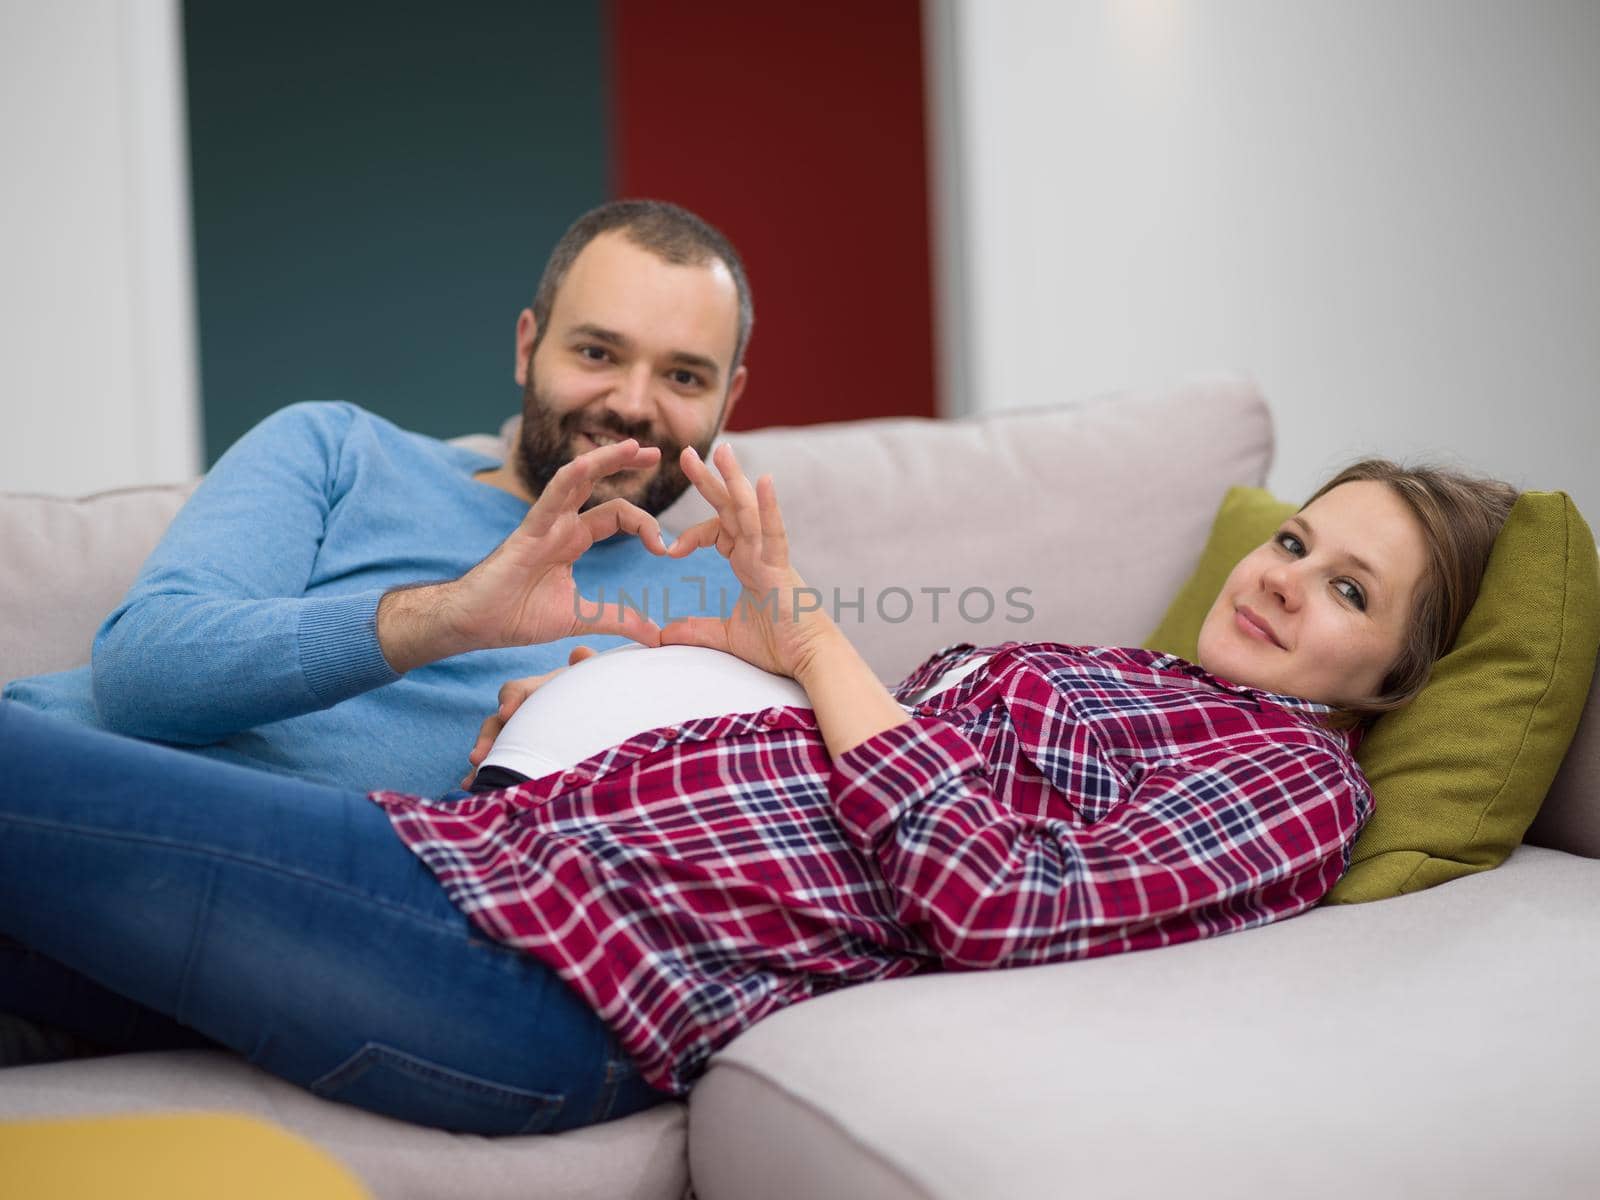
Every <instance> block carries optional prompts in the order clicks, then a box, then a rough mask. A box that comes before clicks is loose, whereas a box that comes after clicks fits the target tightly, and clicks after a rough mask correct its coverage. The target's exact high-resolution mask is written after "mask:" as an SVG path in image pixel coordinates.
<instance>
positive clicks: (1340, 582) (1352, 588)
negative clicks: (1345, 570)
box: [1333, 579, 1367, 612]
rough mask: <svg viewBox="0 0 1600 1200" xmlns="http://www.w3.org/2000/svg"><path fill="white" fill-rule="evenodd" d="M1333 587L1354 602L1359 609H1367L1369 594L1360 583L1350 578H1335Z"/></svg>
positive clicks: (1363, 610)
mask: <svg viewBox="0 0 1600 1200" xmlns="http://www.w3.org/2000/svg"><path fill="white" fill-rule="evenodd" d="M1333 587H1334V590H1335V591H1336V592H1338V593H1339V594H1340V595H1341V596H1343V597H1344V598H1345V599H1346V600H1347V601H1349V602H1350V603H1351V604H1353V605H1354V606H1355V607H1356V608H1357V609H1358V610H1360V611H1361V612H1366V611H1367V596H1366V593H1365V592H1363V591H1362V590H1361V587H1360V585H1358V584H1355V583H1352V582H1351V581H1350V580H1348V579H1335V580H1334V581H1333Z"/></svg>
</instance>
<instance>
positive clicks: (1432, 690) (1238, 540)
mask: <svg viewBox="0 0 1600 1200" xmlns="http://www.w3.org/2000/svg"><path fill="white" fill-rule="evenodd" d="M1293 511H1294V505H1291V504H1284V503H1282V502H1281V501H1278V500H1275V499H1273V497H1272V496H1271V495H1270V494H1269V493H1267V492H1265V491H1262V490H1261V489H1260V488H1234V489H1233V490H1231V491H1230V492H1229V493H1228V495H1227V496H1226V497H1225V498H1224V499H1223V502H1222V508H1221V509H1220V510H1219V511H1218V513H1217V519H1216V521H1215V522H1214V523H1213V525H1212V528H1211V537H1210V539H1209V540H1208V542H1207V543H1206V548H1205V551H1204V552H1203V553H1202V554H1201V556H1200V565H1199V566H1198V567H1197V568H1196V570H1195V573H1194V574H1193V575H1192V576H1191V577H1190V579H1189V581H1188V583H1186V584H1184V586H1183V590H1182V591H1180V592H1179V593H1178V597H1177V599H1175V600H1174V601H1173V602H1172V606H1171V607H1170V608H1169V609H1168V610H1167V614H1166V616H1165V617H1164V618H1163V619H1162V622H1161V625H1160V626H1159V627H1158V628H1157V629H1156V631H1155V633H1153V634H1151V636H1150V639H1149V641H1147V642H1146V643H1145V644H1146V645H1147V646H1148V647H1150V648H1151V649H1157V650H1164V651H1166V652H1168V653H1170V654H1179V655H1182V656H1183V657H1185V658H1190V659H1192V658H1193V657H1194V655H1195V653H1196V651H1195V645H1196V642H1197V641H1198V640H1199V637H1200V626H1201V625H1202V624H1203V623H1204V621H1205V616H1206V613H1207V612H1208V611H1210V608H1211V602H1212V601H1213V600H1214V599H1215V598H1216V595H1217V593H1218V592H1219V591H1220V590H1221V589H1222V584H1223V582H1224V580H1226V579H1227V577H1228V572H1229V571H1231V570H1232V569H1233V567H1234V565H1235V564H1236V563H1237V562H1238V561H1239V560H1240V559H1241V558H1243V557H1244V556H1245V554H1247V553H1249V551H1250V550H1252V549H1254V548H1255V547H1256V546H1258V545H1260V544H1261V543H1262V542H1264V541H1266V539H1267V538H1268V537H1269V536H1270V535H1271V534H1272V532H1273V531H1274V530H1275V529H1277V527H1278V524H1279V523H1280V522H1281V521H1282V520H1283V518H1284V517H1285V516H1287V515H1288V514H1289V513H1291V512H1293ZM1597 647H1600V559H1597V556H1596V552H1595V543H1594V535H1593V534H1592V533H1591V532H1590V530H1589V527H1588V525H1586V524H1585V523H1584V520H1583V517H1582V516H1580V515H1579V513H1578V510H1577V508H1576V507H1574V505H1573V503H1572V501H1571V500H1570V499H1569V498H1568V497H1567V495H1566V494H1565V493H1563V492H1524V493H1523V494H1522V495H1521V496H1520V497H1519V498H1518V499H1517V502H1516V504H1515V506H1513V508H1512V510H1511V516H1510V518H1509V519H1508V520H1507V521H1506V525H1505V528H1504V529H1503V530H1502V531H1501V533H1500V536H1499V538H1498V539H1496V541H1495V546H1494V552H1493V554H1491V555H1490V558H1489V567H1488V570H1487V571H1486V572H1485V574H1484V578H1483V583H1482V586H1481V587H1480V588H1479V592H1478V600H1477V603H1476V604H1474V605H1473V608H1472V612H1471V613H1469V614H1468V615H1467V619H1466V622H1465V623H1464V624H1463V625H1462V627H1461V633H1460V636H1458V637H1457V638H1456V643H1455V645H1454V646H1453V647H1452V648H1451V650H1450V652H1449V653H1448V654H1446V655H1445V656H1444V657H1443V658H1442V659H1440V660H1439V661H1438V663H1436V664H1435V665H1434V669H1433V676H1432V678H1431V679H1430V680H1429V681H1428V686H1427V687H1425V688H1424V689H1423V690H1422V693H1421V694H1420V695H1419V696H1418V697H1417V698H1416V699H1415V700H1413V701H1412V702H1411V703H1410V704H1408V705H1407V706H1406V707H1405V708H1403V709H1400V710H1398V711H1396V712H1392V713H1389V714H1387V715H1386V716H1384V717H1381V718H1380V719H1379V720H1377V721H1376V722H1374V724H1373V726H1372V728H1371V729H1369V730H1368V731H1367V734H1366V737H1365V738H1363V739H1362V742H1361V747H1360V750H1359V751H1358V753H1357V756H1356V757H1357V758H1358V759H1359V760H1360V762H1361V767H1362V770H1363V771H1365V772H1366V776H1367V780H1368V782H1369V783H1371V785H1372V793H1373V798H1374V802H1375V804H1374V811H1373V815H1372V819H1371V820H1370V821H1369V822H1368V823H1367V826H1366V828H1365V829H1363V830H1362V831H1361V836H1360V837H1359V838H1357V839H1356V844H1355V848H1354V851H1353V854H1352V857H1351V865H1350V870H1349V871H1348V872H1346V874H1345V876H1344V878H1343V879H1341V880H1340V881H1339V882H1338V884H1337V885H1335V887H1334V889H1333V891H1332V892H1331V893H1329V896H1328V899H1329V900H1330V901H1331V902H1333V903H1345V904H1349V903H1358V902H1361V901H1365V900H1382V899H1386V898H1388V897H1390V896H1398V895H1401V894H1403V893H1405V892H1415V891H1421V890H1422V889H1423V888H1428V887H1432V886H1433V885H1434V884H1436V883H1443V882H1445V881H1446V880H1448V879H1456V878H1458V877H1460V876H1462V875H1469V874H1471V873H1473V872H1475V871H1484V870H1488V869H1489V868H1490V867H1496V866H1499V865H1500V863H1501V862H1503V861H1504V860H1505V858H1506V856H1507V855H1508V854H1510V853H1511V851H1512V850H1513V849H1514V848H1515V847H1516V845H1517V843H1518V842H1520V841H1521V840H1522V835H1523V833H1524V832H1525V831H1526V830H1527V828H1528V825H1529V824H1530V823H1531V822H1532V820H1533V818H1534V815H1535V814H1536V813H1537V812H1538V811H1539V805H1540V804H1541V803H1542V802H1543V801H1544V797H1545V793H1546V792H1547V791H1549V789H1550V784H1551V781H1552V780H1554V779H1555V775H1556V771H1557V769H1558V768H1559V767H1560V766H1561V760H1562V758H1563V757H1564V756H1565V755H1566V752H1567V745H1568V744H1569V743H1570V742H1571V740H1572V734H1573V731H1574V730H1575V729H1576V728H1577V725H1578V718H1579V716H1580V715H1582V712H1583V705H1584V701H1585V699H1586V698H1587V697H1588V694H1589V682H1590V680H1591V678H1592V677H1593V674H1594V665H1595V653H1596V649H1597Z"/></svg>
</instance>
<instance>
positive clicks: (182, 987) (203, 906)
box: [172, 863, 217, 1025]
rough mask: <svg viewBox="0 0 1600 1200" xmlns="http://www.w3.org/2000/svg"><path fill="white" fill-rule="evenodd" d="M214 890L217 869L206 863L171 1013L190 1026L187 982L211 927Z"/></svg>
mask: <svg viewBox="0 0 1600 1200" xmlns="http://www.w3.org/2000/svg"><path fill="white" fill-rule="evenodd" d="M216 890H217V868H216V865H215V864H214V863H208V864H207V870H206V887H205V894H204V895H203V896H202V897H201V898H200V903H199V905H198V906H197V912H198V917H197V919H196V920H195V922H194V928H193V929H191V930H190V931H189V949H188V951H187V952H186V953H185V954H184V956H183V970H182V971H181V972H179V974H178V996H177V1006H176V1007H175V1008H174V1009H173V1012H172V1017H173V1019H174V1020H176V1021H181V1022H182V1023H183V1024H185V1025H189V1024H191V1022H190V1021H189V1018H188V1016H187V1015H186V1014H187V1012H188V1009H189V981H190V980H191V979H192V978H193V976H194V969H195V964H196V963H197V962H199V960H200V947H201V946H202V945H203V944H204V942H205V940H206V931H207V930H208V929H210V927H211V908H212V897H213V896H214V895H215V894H216Z"/></svg>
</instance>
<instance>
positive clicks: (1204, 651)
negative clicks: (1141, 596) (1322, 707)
mask: <svg viewBox="0 0 1600 1200" xmlns="http://www.w3.org/2000/svg"><path fill="white" fill-rule="evenodd" d="M1426 564H1427V546H1426V544H1425V542H1424V541H1423V536H1422V527H1421V525H1420V524H1418V522H1417V519H1416V518H1415V517H1414V516H1412V514H1411V510H1410V509H1409V508H1407V507H1406V505H1405V502H1404V501H1402V500H1401V499H1400V498H1399V497H1398V496H1396V495H1395V494H1394V492H1392V491H1391V490H1390V489H1389V487H1388V485H1387V484H1382V483H1375V482H1372V481H1369V480H1361V481H1358V482H1354V483H1345V484H1340V485H1339V486H1338V487H1336V488H1334V489H1333V490H1332V491H1331V492H1328V493H1326V494H1325V495H1323V496H1320V497H1318V498H1317V499H1316V500H1315V501H1313V502H1312V503H1311V504H1309V505H1307V506H1306V507H1305V508H1304V509H1303V510H1301V511H1300V512H1298V513H1296V514H1295V515H1294V516H1292V517H1290V518H1289V519H1288V520H1287V521H1285V522H1284V523H1283V524H1282V525H1281V526H1279V528H1278V532H1277V533H1275V534H1274V535H1273V536H1272V537H1271V538H1269V539H1268V540H1267V542H1266V543H1265V544H1264V545H1262V546H1259V547H1258V548H1256V549H1255V550H1253V551H1251V553H1250V554H1248V555H1246V556H1245V558H1244V560H1243V561H1242V562H1240V563H1239V565H1238V566H1236V567H1235V568H1234V569H1233V573H1232V574H1231V575H1229V576H1228V581H1227V582H1226V583H1225V584H1223V585H1222V591H1221V593H1219V594H1218V596H1217V599H1216V602H1215V603H1214V604H1212V606H1211V611H1210V612H1209V613H1208V614H1207V615H1206V620H1205V624H1204V625H1203V626H1202V627H1201V629H1200V655H1199V657H1200V665H1201V666H1202V667H1204V668H1205V669H1206V670H1207V671H1210V672H1211V673H1212V674H1213V675H1216V676H1219V677H1220V678H1222V679H1226V680H1228V681H1229V682H1231V683H1239V684H1244V685H1246V686H1248V687H1254V688H1260V689H1262V690H1263V691H1269V692H1278V693H1280V694H1283V695H1287V696H1299V697H1302V698H1303V699H1306V700H1317V701H1321V702H1322V703H1324V704H1333V705H1338V706H1343V705H1347V704H1349V703H1351V702H1353V701H1355V700H1357V699H1359V698H1361V697H1365V696H1371V695H1374V694H1376V693H1377V691H1378V689H1379V687H1380V686H1381V685H1382V682H1383V678H1384V676H1386V675H1387V674H1388V673H1389V669H1390V667H1392V666H1393V665H1394V663H1395V660H1396V659H1398V658H1399V656H1400V650H1401V648H1402V646H1403V645H1404V644H1405V639H1406V636H1407V633H1408V632H1409V629H1410V625H1411V620H1412V611H1413V607H1414V605H1413V602H1414V600H1415V597H1416V592H1417V588H1418V586H1419V585H1420V583H1421V581H1422V576H1423V572H1424V570H1425V569H1426Z"/></svg>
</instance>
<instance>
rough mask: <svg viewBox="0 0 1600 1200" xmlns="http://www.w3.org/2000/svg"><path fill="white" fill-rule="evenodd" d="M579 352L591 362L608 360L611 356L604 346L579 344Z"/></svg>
mask: <svg viewBox="0 0 1600 1200" xmlns="http://www.w3.org/2000/svg"><path fill="white" fill-rule="evenodd" d="M578 354H579V356H580V357H582V358H587V359H588V360H589V361H590V362H607V361H609V360H610V358H611V355H610V354H609V353H607V352H606V350H605V348H604V347H603V346H579V347H578Z"/></svg>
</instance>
